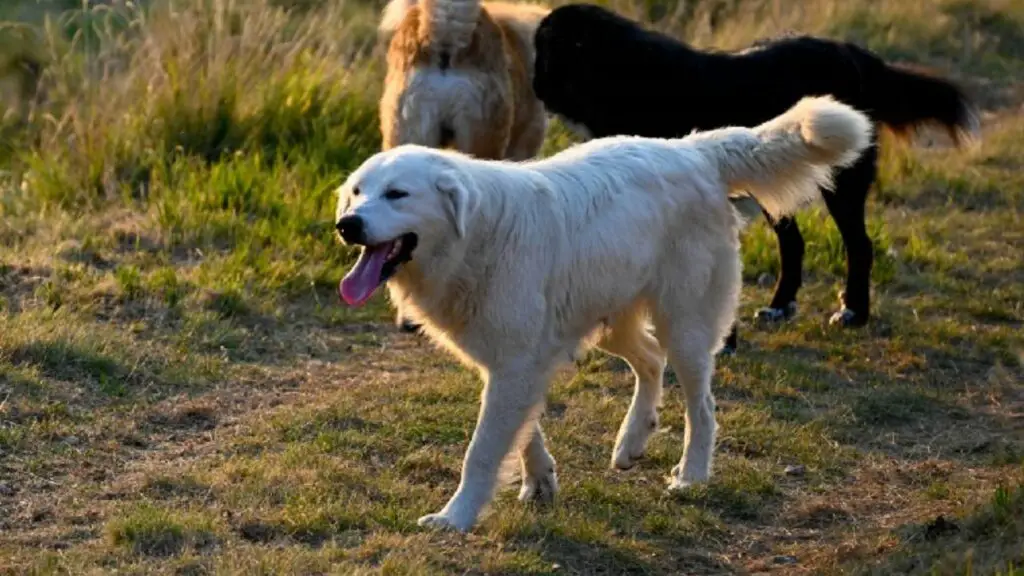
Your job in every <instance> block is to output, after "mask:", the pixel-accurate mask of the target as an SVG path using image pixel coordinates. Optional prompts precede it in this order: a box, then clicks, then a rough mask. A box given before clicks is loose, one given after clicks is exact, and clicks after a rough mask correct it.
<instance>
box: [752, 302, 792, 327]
mask: <svg viewBox="0 0 1024 576" xmlns="http://www.w3.org/2000/svg"><path fill="white" fill-rule="evenodd" d="M794 316H796V302H790V303H789V304H786V307H785V308H771V307H768V306H766V307H764V308H761V309H760V310H758V311H757V312H755V313H754V321H755V322H759V323H762V324H771V323H774V322H782V321H783V320H789V319H790V318H793V317H794Z"/></svg>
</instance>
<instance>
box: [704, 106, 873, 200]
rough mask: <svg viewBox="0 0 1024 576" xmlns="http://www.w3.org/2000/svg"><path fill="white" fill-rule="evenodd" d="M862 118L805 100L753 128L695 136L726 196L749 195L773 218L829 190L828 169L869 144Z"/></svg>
mask: <svg viewBox="0 0 1024 576" xmlns="http://www.w3.org/2000/svg"><path fill="white" fill-rule="evenodd" d="M871 136H872V124H871V120H870V119H869V118H868V117H867V116H865V115H864V114H862V113H860V112H858V111H857V110H854V109H853V108H851V107H850V106H847V105H846V104H843V103H841V102H838V101H836V100H834V99H833V98H831V97H829V96H822V97H814V98H804V99H803V100H801V101H800V102H797V104H796V105H795V106H793V107H792V108H790V109H789V110H787V111H786V112H785V113H783V114H782V115H781V116H777V117H776V118H773V119H772V120H770V121H768V122H765V123H764V124H761V125H760V126H757V127H755V128H751V129H747V128H726V129H724V130H712V131H710V132H704V133H702V134H697V135H695V138H696V139H697V140H698V141H699V142H700V144H699V145H700V148H701V149H702V150H704V151H705V153H708V154H709V156H711V157H712V158H713V159H714V160H715V161H716V162H717V163H718V166H719V169H720V170H721V174H722V177H723V179H724V180H725V181H726V182H727V183H728V185H729V188H730V192H746V193H749V194H750V195H752V196H753V197H754V198H755V199H756V200H757V203H758V204H760V205H761V207H763V208H764V209H765V211H767V212H768V213H769V214H771V215H772V217H780V216H785V215H789V214H792V213H793V212H795V211H796V210H798V209H799V208H800V207H801V206H802V205H804V204H806V203H808V202H811V201H813V200H814V199H815V198H817V197H818V187H819V186H822V187H825V188H831V186H832V169H833V168H835V167H845V166H849V165H850V164H853V163H854V162H855V161H856V160H857V158H858V157H859V156H860V154H861V152H863V151H864V149H865V148H867V147H868V146H869V145H870V144H871Z"/></svg>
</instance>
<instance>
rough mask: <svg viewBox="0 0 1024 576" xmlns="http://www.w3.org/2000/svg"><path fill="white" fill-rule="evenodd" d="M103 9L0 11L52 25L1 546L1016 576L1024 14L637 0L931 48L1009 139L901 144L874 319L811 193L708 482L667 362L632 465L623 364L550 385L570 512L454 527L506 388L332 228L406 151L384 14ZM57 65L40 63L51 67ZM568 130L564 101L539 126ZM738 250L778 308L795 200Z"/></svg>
mask: <svg viewBox="0 0 1024 576" xmlns="http://www.w3.org/2000/svg"><path fill="white" fill-rule="evenodd" d="M72 4H76V3H72ZM108 4H110V5H111V6H107V7H103V8H91V9H89V10H86V11H82V10H77V11H71V12H66V13H64V14H63V15H62V16H59V17H58V16H57V15H56V13H55V12H54V11H53V9H54V7H55V4H51V5H49V6H37V5H28V6H26V5H19V6H13V5H11V4H5V7H4V8H3V9H6V10H9V12H8V13H0V16H4V17H17V18H19V19H21V20H22V21H23V22H27V23H28V24H19V25H18V26H16V27H10V26H8V27H5V28H3V29H2V31H0V66H7V67H6V68H4V69H3V74H5V76H3V78H4V79H3V81H2V82H0V84H2V86H4V87H7V88H10V90H9V91H8V92H4V94H6V95H7V96H6V97H8V98H9V99H10V104H11V107H10V109H9V111H8V113H7V114H5V115H4V117H3V118H4V119H3V124H2V126H0V137H2V142H0V143H2V144H3V146H0V164H2V166H0V168H2V170H3V172H2V173H0V572H3V573H11V574H22V573H38V574H49V573H71V574H86V573H107V572H114V571H118V572H129V573H175V574H205V573H227V574H236V573H237V574H252V573H266V574H281V573H296V574H299V573H301V574H310V573H339V574H361V573H384V574H424V573H426V574H431V573H437V574H441V573H466V572H468V573H502V574H511V573H530V574H549V573H559V574H560V573H577V574H660V573H666V574H668V573H672V574H678V573H688V574H689V573H696V574H719V573H751V572H779V573H815V574H817V573H869V572H870V573H879V574H891V573H929V574H930V573H936V574H960V573H968V572H970V573H979V574H996V573H1001V574H1012V573H1015V568H1014V567H1015V566H1020V565H1021V563H1022V562H1024V551H1022V550H1021V548H1020V541H1021V537H1022V530H1024V521H1022V518H1024V492H1022V489H1021V483H1022V479H1024V388H1022V385H1021V381H1022V376H1024V341H1022V338H1021V335H1020V334H1021V328H1022V324H1024V269H1022V268H1021V263H1020V247H1021V246H1024V225H1022V222H1021V211H1022V208H1024V193H1022V190H1024V180H1022V178H1024V177H1022V176H1021V174H1024V171H1022V165H1021V164H1022V160H1021V159H1022V158H1024V154H1022V153H1024V116H1020V115H1018V110H1017V107H1018V106H1019V105H1020V103H1021V102H1022V99H1021V98H1020V92H1019V87H1020V78H1021V72H1022V71H1024V70H1022V68H1021V67H1022V63H1024V38H1022V37H1021V36H1020V32H1019V30H1021V29H1024V27H1022V24H1024V5H1021V4H1020V3H1019V2H1011V1H1006V2H1000V1H996V0H992V1H987V2H971V3H966V2H949V1H942V0H912V1H902V2H896V1H892V0H876V1H867V0H864V1H859V2H849V3H847V2H838V1H831V0H826V1H822V2H817V3H805V2H795V1H793V2H791V1H774V2H768V1H758V0H743V1H740V0H704V1H703V2H697V3H692V2H690V3H678V4H666V3H664V2H649V3H636V4H629V5H627V4H626V3H625V2H622V3H617V4H615V5H616V6H617V7H618V8H620V9H622V10H624V11H632V13H633V14H636V15H640V16H642V17H644V18H647V19H652V20H656V21H657V25H658V26H660V27H662V28H664V29H668V30H672V31H674V32H677V33H679V34H680V35H683V36H685V37H687V38H690V39H691V40H693V41H694V42H695V43H697V44H700V45H702V46H718V47H737V46H741V45H744V44H747V43H749V42H750V41H752V40H754V39H756V38H761V37H767V36H771V35H772V34H775V33H779V32H783V31H785V30H788V29H794V30H800V31H806V32H814V33H821V34H826V35H830V36H837V37H844V38H850V39H854V40H857V41H859V42H862V43H864V44H865V45H867V46H869V47H871V48H872V49H875V50H878V51H879V52H881V53H882V54H884V55H886V56H887V57H889V58H892V59H899V60H910V61H914V62H918V63H924V64H927V65H930V66H933V67H936V68H938V69H940V70H943V71H946V72H947V73H949V74H950V75H952V76H954V77H957V78H960V79H961V80H962V81H964V82H965V83H966V84H967V85H968V86H970V87H971V88H972V90H974V91H975V92H976V93H977V94H979V96H980V97H981V99H982V101H983V102H984V103H985V104H986V106H987V107H988V108H989V109H990V110H989V111H990V114H991V116H990V118H989V119H988V121H987V122H986V135H985V143H984V146H983V147H982V148H981V149H979V150H973V151H964V152H962V151H956V150H950V149H947V148H944V147H917V148H906V147H900V146H898V145H895V144H893V143H887V145H886V154H885V159H884V163H883V164H884V165H883V169H882V177H881V180H880V182H879V185H878V186H877V187H876V190H875V192H874V194H873V199H872V204H871V207H870V217H869V219H870V228H869V230H870V231H871V232H872V235H873V238H874V240H875V243H876V252H877V256H878V258H877V268H876V273H875V299H874V302H875V306H876V307H875V313H876V316H875V321H874V322H873V323H872V324H871V326H869V327H868V328H866V329H864V330H858V331H851V332H836V331H832V330H829V329H827V328H826V326H825V318H826V317H827V314H828V313H829V311H831V310H832V309H833V308H834V306H835V293H836V288H837V286H838V285H839V281H840V279H841V274H842V272H843V270H844V262H843V255H842V249H841V244H840V242H839V237H838V234H837V232H836V231H835V229H834V227H833V226H832V224H831V223H830V222H828V221H827V219H826V218H825V217H824V215H823V214H822V213H821V211H817V210H810V211H808V212H807V213H805V214H801V216H800V221H801V227H802V229H803V230H804V234H805V237H806V239H807V261H806V262H807V272H808V278H807V280H806V282H805V286H806V288H805V289H804V291H803V292H802V293H801V316H800V317H798V318H797V319H796V320H794V321H792V322H790V323H787V324H785V325H783V326H780V327H777V328H774V329H770V330H769V329H758V328H756V327H754V326H744V327H743V333H744V336H745V338H747V340H746V341H745V342H744V343H743V344H742V346H741V349H740V354H739V355H738V356H737V357H734V358H730V359H725V360H723V361H722V362H721V364H720V366H719V368H718V371H717V374H716V379H715V386H716V394H717V396H718V398H719V404H720V410H719V421H720V424H721V441H720V444H719V446H718V451H717V454H718V459H717V461H716V469H715V479H714V481H713V482H712V483H711V484H709V485H708V486H706V487H704V488H701V489H700V490H695V491H694V492H693V493H692V494H690V495H689V496H687V497H685V498H672V497H669V496H667V495H666V494H665V493H664V492H663V490H662V487H663V476H664V475H665V474H666V473H667V471H668V470H669V468H670V467H671V466H672V464H673V463H674V461H675V460H676V459H678V457H679V450H680V447H681V443H682V434H683V410H682V408H683V407H682V399H681V397H680V395H678V394H676V393H675V392H676V390H675V389H676V384H675V381H674V377H673V376H672V375H671V374H670V375H669V382H670V384H669V391H668V393H667V395H666V406H665V409H664V412H663V417H664V422H663V428H664V429H663V430H662V431H661V433H659V434H658V435H657V436H656V437H655V438H654V439H653V440H652V444H651V449H650V454H649V457H648V459H647V460H646V461H645V462H644V463H643V464H642V465H641V466H639V467H638V468H637V469H636V470H633V471H630V472H628V473H616V472H612V471H610V470H608V464H607V462H608V459H609V456H610V451H611V446H612V442H613V439H614V438H613V437H614V432H615V430H616V429H617V425H618V421H619V419H620V418H621V417H622V415H623V413H624V411H625V409H626V405H627V403H628V398H629V395H630V392H631V378H630V376H629V373H628V372H627V371H626V370H625V369H624V366H623V364H622V363H621V362H619V361H616V360H612V359H609V358H607V357H605V356H602V355H599V354H596V353H595V354H593V355H591V356H589V357H588V358H586V359H585V360H584V361H583V362H581V363H580V366H579V370H578V371H566V372H565V373H563V374H560V375H559V377H558V378H557V380H556V382H555V384H554V386H553V389H552V390H551V393H550V395H549V406H548V410H547V412H546V414H545V416H544V418H545V419H546V422H545V429H546V431H548V434H549V436H550V438H551V449H552V451H553V453H554V456H555V457H556V459H558V461H559V466H560V479H561V484H562V487H563V492H562V494H561V498H560V500H559V502H558V503H557V504H556V505H555V506H553V507H551V508H540V509H538V508H528V507H522V506H521V505H519V504H518V503H517V502H515V499H514V497H513V496H514V491H511V490H503V491H502V492H501V493H500V494H499V497H498V498H497V500H496V502H495V504H494V505H493V507H492V510H491V512H490V513H489V514H488V515H487V516H486V517H485V518H484V519H483V521H482V523H481V525H480V526H479V527H478V528H477V529H476V530H475V531H474V533H472V534H470V535H466V536H458V535H452V534H432V533H426V532H422V531H421V530H419V529H418V528H417V527H416V525H415V519H416V518H417V517H418V516H419V515H420V514H422V513H425V512H429V511H433V510H434V509H436V508H437V507H438V506H440V505H441V504H443V502H444V500H445V498H446V497H447V496H448V495H449V494H450V492H451V490H452V489H453V488H454V485H455V483H456V482H457V479H458V473H459V466H460V462H461V457H462V453H463V450H464V449H465V445H466V443H467V441H468V438H469V434H470V432H471V430H472V425H473V422H474V417H475V410H476V399H477V397H478V391H479V383H478V382H477V380H476V378H475V376H474V375H472V374H470V373H468V372H466V371H464V370H463V369H461V368H459V367H458V366H457V365H455V364H454V362H453V361H452V360H451V359H450V358H448V357H446V356H444V355H442V354H440V353H438V352H437V351H436V350H435V349H434V348H433V347H431V346H430V345H429V344H427V343H425V342H422V341H420V340H419V339H417V338H411V337H407V336H402V335H398V334H395V333H394V332H393V330H392V328H391V326H390V324H389V322H390V319H391V313H390V312H389V311H388V309H387V305H386V302H383V301H381V300H379V299H378V300H375V301H374V302H373V304H372V305H371V306H370V307H368V308H367V309H364V310H360V311H352V310H348V309H346V308H343V307H341V306H339V305H337V304H336V303H335V302H336V301H335V298H336V296H335V294H334V287H335V285H336V282H337V280H338V278H339V277H340V275H341V274H342V272H343V270H344V268H345V267H346V266H347V265H348V264H349V263H350V262H351V254H350V253H349V252H348V251H347V250H345V249H343V248H341V247H339V246H338V244H337V242H336V241H335V239H334V238H333V236H332V229H331V223H330V218H331V215H332V212H333V206H332V202H331V189H332V187H333V185H334V184H335V183H336V182H337V181H338V180H339V179H340V178H342V177H343V176H344V175H345V173H346V172H347V171H348V170H351V169H352V167H354V166H355V165H356V164H357V163H358V162H359V161H360V160H361V159H362V158H364V157H366V156H367V155H369V154H371V153H372V152H373V151H374V150H375V149H376V148H377V146H378V136H377V127H376V113H375V104H374V99H375V95H376V94H377V91H378V90H379V83H380V76H379V75H380V57H379V55H378V54H377V53H375V52H374V51H373V50H374V47H373V45H372V41H373V23H374V17H375V13H374V11H373V10H371V9H370V8H369V7H368V6H366V5H363V4H358V3H354V2H346V3H335V2H315V1H310V2H301V3H294V2H293V3H291V6H289V5H288V3H286V2H282V1H278V2H267V1H264V0H234V1H230V0H214V1H206V0H180V1H178V2H175V3H173V4H167V3H162V2H161V3H159V4H158V5H156V7H154V8H153V9H152V10H151V11H148V12H145V13H144V12H142V11H141V10H140V9H139V8H138V7H134V6H127V5H126V4H125V3H121V2H110V3H108ZM296 6H298V9H296ZM57 7H58V8H59V6H57ZM47 9H49V11H47ZM285 9H290V11H286V10H285ZM45 14H49V15H50V16H51V19H50V21H49V23H48V24H46V23H45V22H46V21H45V20H44V15H45ZM33 62H34V63H37V64H39V69H38V70H33V69H32V67H31V66H29V67H28V68H26V67H25V66H24V64H25V63H33ZM36 73H38V74H37V75H38V77H39V78H41V80H42V82H41V84H40V86H41V90H40V91H39V92H38V93H33V92H32V91H31V90H30V91H28V92H25V90H24V87H25V86H26V85H29V86H31V85H32V84H33V82H30V81H29V80H32V79H33V78H34V75H36ZM26 82H27V84H26ZM5 89H6V88H5ZM568 143H569V139H568V137H567V135H566V134H565V133H564V132H563V131H562V130H561V129H560V128H559V127H557V126H556V127H554V128H553V130H552V133H551V136H550V137H549V141H548V144H547V149H546V150H547V151H548V152H551V151H554V150H557V149H559V148H561V147H564V146H566V145H568ZM744 261H745V275H746V277H747V278H748V280H749V281H750V282H749V285H748V286H747V287H746V288H745V291H744V293H745V302H744V305H743V310H742V317H743V318H748V317H749V316H750V314H751V313H752V312H753V310H754V309H755V308H756V307H757V306H758V305H761V304H763V303H764V301H765V300H766V299H767V298H768V295H769V294H768V289H767V288H764V287H760V286H759V285H758V283H757V282H756V280H758V279H759V278H760V277H762V276H764V275H771V274H774V273H775V270H776V267H777V265H778V264H777V254H776V248H775V239H774V237H773V236H772V234H771V233H770V231H769V230H768V229H767V228H766V227H765V226H763V225H757V226H754V227H753V229H752V230H750V231H749V233H748V234H746V235H745V237H744Z"/></svg>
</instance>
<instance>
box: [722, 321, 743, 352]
mask: <svg viewBox="0 0 1024 576" xmlns="http://www.w3.org/2000/svg"><path fill="white" fill-rule="evenodd" d="M738 341H739V336H738V335H737V333H736V324H733V325H732V332H729V335H728V336H726V338H725V344H724V345H723V346H722V349H721V350H719V351H718V355H719V356H732V355H733V354H735V353H736V347H737V346H738Z"/></svg>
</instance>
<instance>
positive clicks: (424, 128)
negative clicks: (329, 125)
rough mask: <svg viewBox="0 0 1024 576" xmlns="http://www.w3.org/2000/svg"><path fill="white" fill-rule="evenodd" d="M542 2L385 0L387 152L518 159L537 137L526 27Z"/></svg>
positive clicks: (531, 150) (529, 152)
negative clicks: (412, 147)
mask: <svg viewBox="0 0 1024 576" xmlns="http://www.w3.org/2000/svg"><path fill="white" fill-rule="evenodd" d="M548 12H549V9H548V8H544V7H542V6H538V5H534V4H510V3H503V2H484V3H483V4H481V3H480V2H479V0H422V1H420V2H417V0H391V2H390V3H389V4H388V6H387V8H385V10H384V15H383V18H382V21H381V24H380V30H381V32H383V33H385V34H390V35H391V39H390V43H389V46H388V55H387V65H388V70H387V78H386V80H385V84H384V94H383V96H382V97H381V100H380V125H381V133H382V136H383V147H384V149H385V150H388V149H391V148H394V147H395V146H398V145H400V144H420V145H423V146H430V147H432V148H448V147H452V148H455V149H457V150H459V151H460V152H463V153H465V154H470V155H472V156H476V157H478V158H487V159H495V160H498V159H505V158H508V159H514V160H526V159H529V158H532V157H533V156H535V155H536V154H537V152H538V151H539V150H540V146H541V144H542V143H543V141H544V130H545V127H546V123H547V122H546V118H545V113H544V106H543V105H542V104H541V103H540V101H539V100H537V98H536V97H535V96H534V94H533V87H532V83H533V57H534V53H533V32H534V30H535V29H536V27H537V25H538V23H539V22H540V20H541V19H542V18H543V17H544V16H545V15H546V14H547V13H548Z"/></svg>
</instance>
